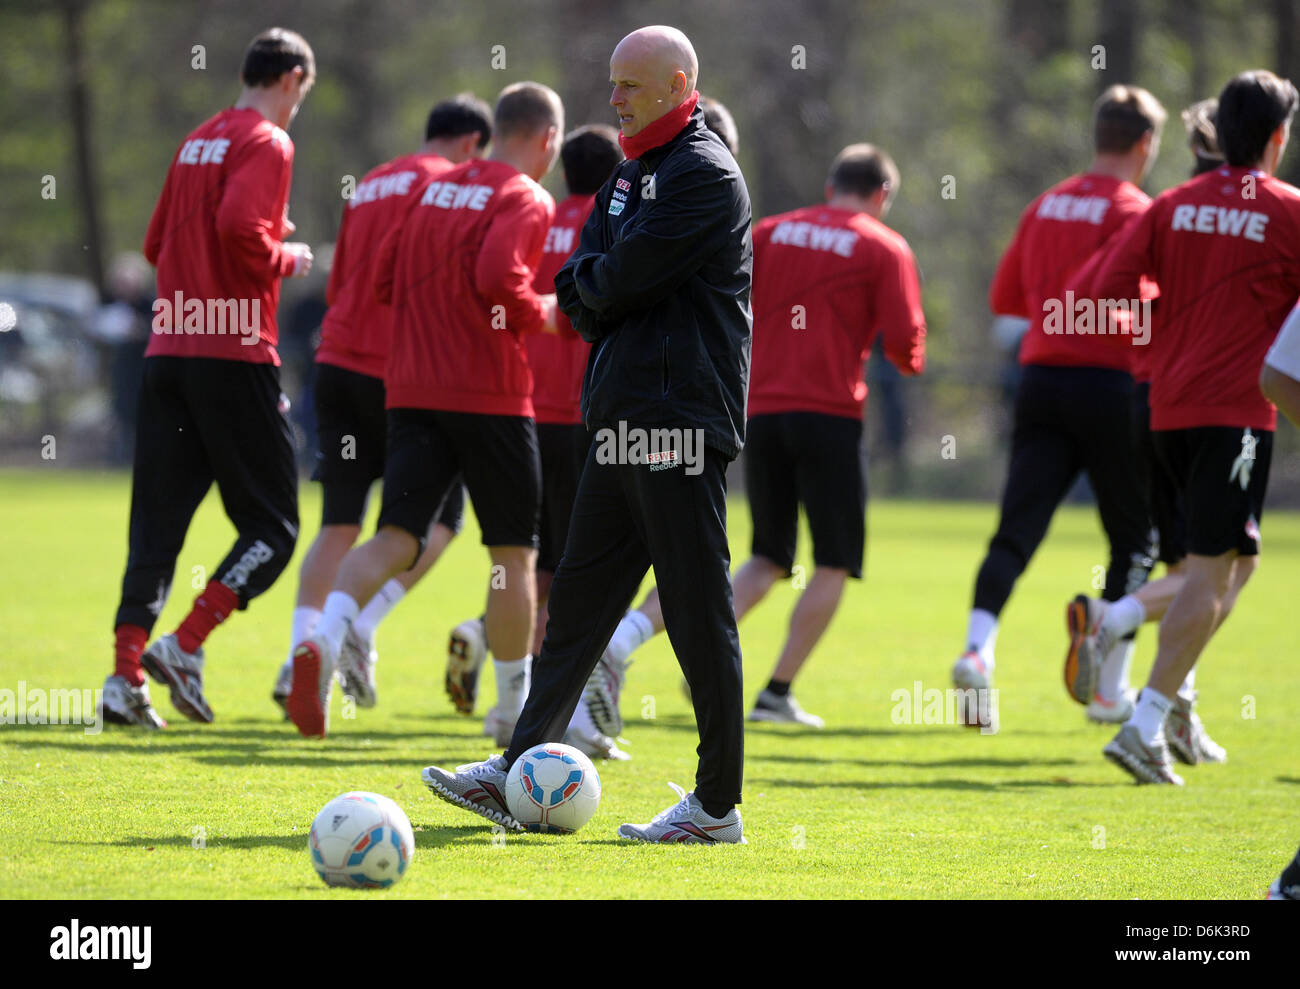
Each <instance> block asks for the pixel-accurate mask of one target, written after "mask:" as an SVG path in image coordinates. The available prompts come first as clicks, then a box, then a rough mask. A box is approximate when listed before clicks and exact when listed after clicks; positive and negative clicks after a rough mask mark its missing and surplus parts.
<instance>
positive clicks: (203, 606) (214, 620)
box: [176, 580, 239, 653]
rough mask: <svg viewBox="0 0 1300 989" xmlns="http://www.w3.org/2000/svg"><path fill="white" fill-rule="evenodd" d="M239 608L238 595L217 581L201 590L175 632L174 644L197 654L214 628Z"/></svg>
mask: <svg viewBox="0 0 1300 989" xmlns="http://www.w3.org/2000/svg"><path fill="white" fill-rule="evenodd" d="M238 607H239V595H238V594H236V593H235V592H234V591H232V590H231V589H230V588H229V587H227V586H226V585H225V584H223V583H221V581H219V580H214V581H213V582H212V583H210V584H208V586H207V587H205V588H203V593H202V594H200V595H199V596H198V597H197V598H195V599H194V607H193V608H192V609H191V610H190V613H189V614H188V615H186V616H185V621H183V622H181V625H180V628H178V629H177V630H176V643H177V645H179V646H180V647H181V649H183V650H184V651H185V652H191V653H192V652H197V651H198V648H199V646H201V645H203V640H204V639H206V638H207V637H208V635H209V634H210V633H211V632H212V630H213V629H214V628H216V627H217V626H218V625H220V624H221V623H222V622H224V621H225V620H226V618H228V617H229V616H230V613H231V612H232V611H234V610H235V609H236V608H238Z"/></svg>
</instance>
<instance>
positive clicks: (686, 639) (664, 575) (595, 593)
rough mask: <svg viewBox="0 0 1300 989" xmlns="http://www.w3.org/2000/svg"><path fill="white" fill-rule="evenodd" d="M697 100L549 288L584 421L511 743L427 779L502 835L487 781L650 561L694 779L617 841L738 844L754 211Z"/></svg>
mask: <svg viewBox="0 0 1300 989" xmlns="http://www.w3.org/2000/svg"><path fill="white" fill-rule="evenodd" d="M697 96H698V94H694V95H692V96H691V97H690V98H689V99H688V100H687V101H686V102H685V103H684V104H683V105H682V107H680V108H679V109H678V112H677V116H673V115H672V114H671V113H670V114H669V115H666V121H667V122H668V123H669V124H670V125H671V126H672V127H673V128H678V127H679V126H680V129H676V130H675V133H672V134H667V135H664V140H663V141H662V143H656V144H655V146H653V147H649V148H644V147H642V148H639V149H638V151H639V156H633V155H632V154H630V153H629V158H628V160H627V161H626V162H624V163H623V164H622V165H620V166H619V168H618V169H617V170H616V171H615V172H614V174H613V175H612V176H611V177H610V179H609V181H608V182H607V183H606V184H605V186H604V187H603V188H602V189H601V190H600V192H599V193H598V194H597V196H596V203H595V206H594V208H593V210H592V213H591V217H590V218H589V220H588V221H587V224H586V226H585V227H584V228H583V231H582V236H581V240H580V243H579V245H578V248H577V249H576V250H575V251H574V252H573V255H572V256H571V257H570V259H569V261H568V262H567V263H566V264H565V265H564V267H563V268H562V269H561V270H560V273H559V274H558V275H557V276H556V279H555V289H556V297H557V300H558V304H559V307H560V308H561V309H562V310H563V311H564V313H565V315H567V316H568V317H569V320H570V321H571V322H572V324H573V327H574V329H575V330H576V331H577V332H578V333H579V334H580V335H581V336H582V337H583V339H585V340H587V341H589V342H590V343H591V344H592V349H591V355H590V357H589V359H588V362H587V371H586V375H585V377H584V379H583V386H582V412H583V418H584V421H585V423H586V425H587V428H588V430H589V431H591V432H592V434H593V436H592V445H591V449H590V452H589V454H588V457H587V461H586V464H585V466H584V469H583V474H582V479H581V481H580V482H579V488H578V494H577V499H576V501H575V504H574V509H573V518H572V522H571V524H570V528H569V538H568V542H567V543H566V545H565V548H564V555H563V557H562V558H561V560H560V563H559V567H558V569H557V570H556V573H555V580H554V583H553V584H552V587H551V598H550V621H549V622H548V624H547V627H546V638H545V641H544V642H543V644H542V650H541V653H540V655H539V656H538V657H537V660H536V661H535V663H534V666H533V679H532V686H531V690H530V692H529V696H528V701H527V703H526V705H525V707H524V710H523V713H522V714H521V715H520V717H519V721H518V723H517V726H516V729H515V734H514V738H513V740H512V741H511V744H510V747H509V749H508V750H507V752H506V753H505V757H504V760H500V757H496V758H497V759H498V760H500V761H499V763H494V762H493V760H488V762H485V763H479V764H474V765H473V766H465V767H461V771H460V772H458V773H456V774H449V773H446V772H445V771H443V770H438V769H435V768H434V767H430V768H429V769H426V770H425V773H424V780H425V782H426V784H427V785H428V786H429V787H430V789H431V790H433V792H434V793H436V794H437V795H438V796H441V797H442V798H443V799H446V800H449V801H450V802H453V803H456V804H458V805H460V806H463V807H465V808H467V809H470V810H474V811H475V812H476V813H479V814H481V815H482V816H485V817H488V818H489V819H491V820H495V821H497V822H498V823H502V824H505V825H507V826H517V823H516V822H515V821H514V819H513V818H512V817H510V815H509V812H508V810H505V808H504V806H503V805H504V800H502V799H500V798H499V797H498V795H497V793H496V791H497V790H499V788H500V785H501V783H502V781H503V779H504V777H503V776H501V775H499V774H500V773H502V772H503V767H504V769H508V768H509V766H510V765H511V764H512V763H513V762H514V760H515V759H517V758H518V757H519V756H520V755H522V754H523V753H524V752H525V751H527V750H528V749H529V748H531V747H532V746H533V745H536V744H538V743H541V742H553V741H559V740H560V739H562V738H563V737H564V731H565V728H566V726H567V725H568V723H569V718H570V716H571V715H572V714H573V711H574V708H575V707H576V706H577V703H578V700H579V698H580V697H581V695H582V690H583V687H584V685H585V684H586V682H587V678H588V676H589V675H590V674H591V672H592V670H593V669H594V667H595V665H596V662H597V660H598V659H599V658H600V655H601V653H602V651H603V650H604V648H605V646H606V644H607V643H608V642H609V639H610V636H611V635H612V634H613V632H614V629H615V627H616V626H617V625H618V622H619V619H620V618H621V617H622V616H623V614H624V612H625V611H626V610H627V608H628V607H629V605H630V604H631V603H632V598H633V595H634V594H635V593H636V591H637V590H638V588H639V587H640V584H641V581H642V578H643V577H644V576H645V574H646V572H647V570H648V569H649V567H650V566H652V565H653V567H654V569H655V577H656V580H657V582H658V587H659V593H660V597H661V600H662V604H663V614H664V622H665V625H666V628H667V631H668V636H669V639H670V640H671V642H672V645H673V649H674V651H675V652H676V654H677V658H678V661H679V662H680V664H681V667H682V671H683V673H684V674H685V676H686V680H687V682H688V683H689V684H690V688H691V697H692V699H693V703H694V706H695V716H696V720H697V721H698V724H699V732H700V745H699V748H698V753H699V769H698V772H697V774H696V786H695V791H694V792H693V793H692V794H685V793H683V794H682V800H681V802H680V803H679V804H678V805H677V806H676V807H674V808H670V809H669V811H668V812H666V813H665V814H663V815H660V816H659V817H658V818H656V820H655V821H653V822H651V823H650V824H649V825H644V826H641V825H638V826H633V825H626V824H625V825H623V827H621V828H620V829H619V834H620V835H621V836H622V837H625V838H632V839H639V840H643V841H669V842H701V843H715V842H743V841H744V838H743V832H742V825H741V821H740V817H739V813H738V812H737V811H736V810H735V805H736V804H738V803H739V802H740V797H741V776H742V768H743V760H744V730H743V726H744V721H743V709H742V703H743V698H742V688H741V662H740V643H739V638H738V636H737V633H736V619H735V612H734V609H733V607H732V597H731V580H730V573H729V567H730V550H729V548H728V544H727V531H726V508H727V506H726V476H725V472H726V468H727V465H728V463H730V462H731V461H732V460H733V459H735V457H736V456H737V455H738V454H739V453H740V450H741V447H742V445H743V443H744V437H745V400H746V394H747V392H748V384H749V357H750V340H751V326H752V316H751V313H750V306H749V292H750V272H751V267H752V260H753V258H752V249H751V242H750V204H749V193H748V191H747V189H746V187H745V181H744V178H743V176H742V175H741V174H740V170H739V168H738V166H737V165H736V162H735V159H734V158H733V157H732V156H731V153H730V152H729V151H728V150H727V148H726V146H725V145H724V144H723V143H722V141H721V140H720V139H719V138H718V137H717V136H716V135H715V134H713V133H711V132H710V131H709V130H708V129H707V128H706V127H705V124H704V114H703V111H702V110H700V109H699V108H698V107H697V106H696V100H697ZM686 104H689V106H687V105H686ZM678 121H682V122H683V123H682V124H681V125H679V124H678ZM656 124H658V126H659V130H658V131H657V132H655V133H656V135H660V134H663V133H664V131H665V129H666V128H665V126H664V124H659V122H658V121H656ZM645 143H648V142H647V141H645V140H643V141H642V144H643V145H644V144H645ZM624 147H625V149H626V148H627V147H628V145H627V144H625V145H624ZM659 430H669V431H673V432H671V433H669V434H667V435H669V436H672V437H674V439H673V441H672V442H670V443H666V444H665V443H661V444H659V445H658V446H656V445H655V444H654V443H653V442H651V443H650V447H649V452H648V453H647V452H646V450H645V449H643V448H638V447H637V446H636V444H635V437H637V436H638V433H639V434H640V435H642V436H649V435H653V434H654V432H655V431H659ZM661 435H662V434H661ZM679 435H680V437H681V439H680V440H677V439H676V437H677V436H679ZM625 438H632V439H633V442H631V443H628V442H624V440H625ZM697 439H698V440H701V441H702V443H700V444H696V442H695V440H697ZM611 461H617V462H611ZM498 808H500V810H504V813H501V812H500V811H499V810H498Z"/></svg>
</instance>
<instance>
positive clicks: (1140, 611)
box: [1101, 594, 1147, 639]
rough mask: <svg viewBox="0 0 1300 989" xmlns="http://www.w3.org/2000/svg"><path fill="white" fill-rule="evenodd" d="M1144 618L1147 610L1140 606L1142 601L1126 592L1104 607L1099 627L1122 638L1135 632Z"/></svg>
mask: <svg viewBox="0 0 1300 989" xmlns="http://www.w3.org/2000/svg"><path fill="white" fill-rule="evenodd" d="M1146 620H1147V611H1146V609H1145V608H1144V607H1142V602H1141V601H1139V600H1138V599H1137V598H1135V597H1134V596H1133V595H1132V594H1126V595H1124V596H1123V597H1122V598H1120V599H1119V600H1118V601H1116V602H1115V603H1114V604H1112V605H1109V606H1108V607H1107V608H1106V614H1105V615H1104V616H1103V617H1102V619H1101V627H1102V628H1104V629H1105V630H1106V631H1107V632H1109V633H1110V634H1111V636H1112V637H1113V638H1116V639H1122V638H1124V636H1126V635H1129V634H1131V633H1133V632H1136V631H1137V630H1138V629H1139V628H1140V627H1141V626H1142V623H1143V622H1144V621H1146Z"/></svg>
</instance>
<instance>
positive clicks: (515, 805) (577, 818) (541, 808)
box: [506, 742, 600, 834]
mask: <svg viewBox="0 0 1300 989" xmlns="http://www.w3.org/2000/svg"><path fill="white" fill-rule="evenodd" d="M506 805H507V807H508V808H509V810H510V814H511V816H512V817H514V819H515V820H516V821H518V822H519V823H520V824H522V825H523V826H524V828H525V829H526V830H528V831H543V832H552V833H559V834H572V833H573V832H574V831H577V830H578V828H580V827H582V826H583V825H584V824H586V823H587V822H588V821H589V820H591V816H592V815H593V814H594V813H596V808H597V807H598V806H600V776H599V774H598V773H597V772H596V767H595V766H593V765H592V764H591V760H590V759H588V758H587V757H586V756H585V755H583V754H582V753H581V752H579V751H578V750H577V749H575V748H574V747H573V746H571V745H561V744H560V743H558V742H544V743H543V744H541V745H534V746H533V747H532V748H531V749H529V750H528V751H527V752H525V753H524V754H523V755H521V756H520V757H519V758H518V759H516V760H515V764H514V765H513V766H511V767H510V773H509V775H507V776H506Z"/></svg>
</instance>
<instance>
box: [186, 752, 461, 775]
mask: <svg viewBox="0 0 1300 989" xmlns="http://www.w3.org/2000/svg"><path fill="white" fill-rule="evenodd" d="M317 751H318V752H320V753H321V754H320V755H316V756H310V755H305V754H304V755H300V756H299V755H280V754H279V753H275V752H259V753H258V754H257V758H256V764H257V766H259V767H267V766H309V767H311V766H314V767H325V766H405V767H408V768H409V769H411V771H412V772H414V773H418V772H419V771H420V770H421V769H423V768H424V767H425V766H459V765H461V764H463V763H464V761H465V753H464V752H461V753H458V754H456V755H449V756H425V755H416V756H383V757H382V758H374V757H367V756H366V755H365V753H364V752H357V753H355V754H354V755H351V756H349V757H348V758H331V756H332V755H333V753H331V752H330V751H329V750H327V749H318V750H317ZM190 759H191V761H193V762H199V763H202V764H203V765H205V766H248V765H249V759H248V758H247V757H246V756H240V755H195V756H190Z"/></svg>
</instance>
